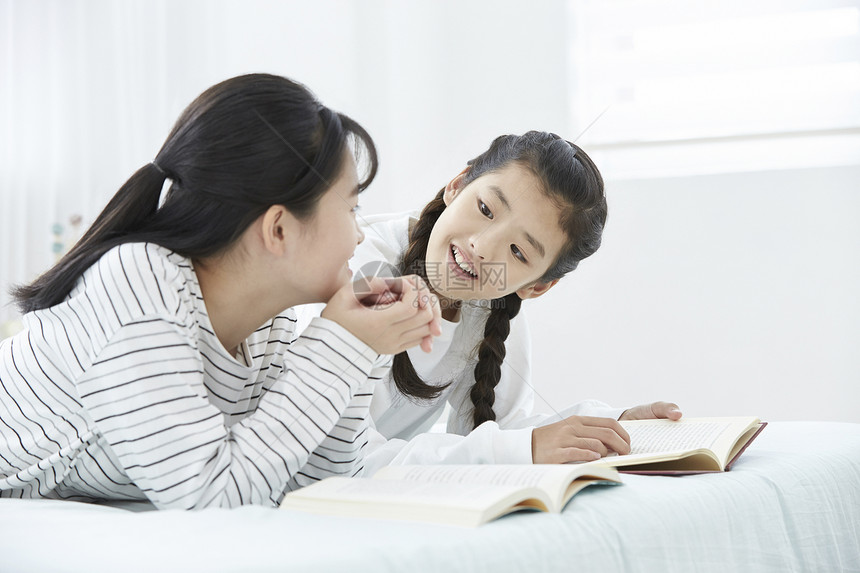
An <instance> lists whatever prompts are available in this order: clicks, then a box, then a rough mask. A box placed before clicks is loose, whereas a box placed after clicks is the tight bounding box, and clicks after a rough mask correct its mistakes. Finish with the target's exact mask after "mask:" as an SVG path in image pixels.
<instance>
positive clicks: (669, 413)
mask: <svg viewBox="0 0 860 573" xmlns="http://www.w3.org/2000/svg"><path fill="white" fill-rule="evenodd" d="M681 416H683V414H682V413H681V410H680V409H679V408H678V405H677V404H675V403H673V402H651V403H650V404H642V405H640V406H634V407H633V408H630V409H629V410H624V413H623V414H621V416H619V417H618V419H619V420H653V419H655V418H666V419H668V420H673V421H676V422H677V421H678V420H680V419H681Z"/></svg>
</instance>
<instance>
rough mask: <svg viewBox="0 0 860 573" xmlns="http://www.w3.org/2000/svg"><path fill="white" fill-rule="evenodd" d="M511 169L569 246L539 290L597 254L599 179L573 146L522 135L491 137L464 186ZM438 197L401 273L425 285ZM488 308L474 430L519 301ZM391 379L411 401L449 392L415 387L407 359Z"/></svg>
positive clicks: (601, 207) (601, 201)
mask: <svg viewBox="0 0 860 573" xmlns="http://www.w3.org/2000/svg"><path fill="white" fill-rule="evenodd" d="M512 163H517V164H519V165H522V166H524V167H525V168H527V169H529V170H530V171H531V172H532V173H533V174H534V175H535V177H537V179H538V181H540V183H541V186H542V188H543V190H544V192H545V193H546V194H547V196H548V197H549V198H550V199H551V200H553V201H554V202H555V204H556V205H558V207H559V209H560V212H561V217H560V219H559V226H560V227H561V228H562V229H563V230H564V232H565V234H566V236H567V242H566V243H565V245H564V247H563V248H562V251H561V253H559V255H558V257H557V258H556V260H555V261H554V262H553V264H552V265H550V267H549V269H547V271H546V272H545V273H544V275H543V276H542V277H541V278H540V282H549V281H552V280H555V279H558V278H561V277H563V276H564V275H565V274H567V273H569V272H570V271H572V270H574V269H576V267H577V266H578V265H579V261H581V260H582V259H584V258H586V257H588V256H590V255H592V254H593V253H594V252H595V251H596V250H597V249H598V248H599V247H600V241H601V236H602V234H603V227H604V225H605V224H606V215H607V205H606V196H605V194H604V190H603V178H602V177H601V175H600V172H599V171H598V170H597V166H596V165H594V162H593V161H591V159H590V158H589V157H588V155H586V153H585V152H584V151H583V150H582V149H580V148H579V147H578V146H576V145H575V144H573V143H571V142H569V141H565V140H564V139H562V138H560V137H559V136H558V135H556V134H554V133H547V132H542V131H529V132H528V133H525V134H523V135H503V136H500V137H497V138H496V139H495V140H494V141H493V143H492V144H491V145H490V148H489V149H488V150H487V151H485V152H484V153H482V154H481V155H479V156H478V157H476V158H475V159H473V160H472V161H470V162H469V170H468V171H467V172H466V175H465V177H464V180H463V185H464V186H465V185H468V184H469V183H471V182H472V181H474V180H475V179H477V178H478V177H480V176H482V175H485V174H487V173H491V172H495V171H498V170H500V169H502V168H503V167H505V166H507V165H509V164H512ZM444 192H445V190H444V189H442V190H441V191H439V193H438V194H437V195H436V197H435V198H434V199H433V200H432V201H430V203H428V204H427V206H426V207H424V210H423V211H422V212H421V216H420V217H419V219H418V222H417V223H416V224H415V226H414V227H413V228H412V231H411V233H410V236H409V245H408V247H407V249H406V251H405V252H404V254H403V258H402V260H401V263H400V265H401V269H400V270H401V272H403V273H415V274H418V275H420V276H422V278H424V280H425V281H426V280H427V275H426V269H425V266H426V265H425V258H426V256H427V244H428V243H429V241H430V233H431V232H432V230H433V226H434V225H435V224H436V221H437V220H438V219H439V217H440V216H441V215H442V212H443V211H444V210H445V201H444V200H443V195H444ZM489 302H490V303H489V308H490V312H489V315H488V316H487V322H486V324H485V326H484V338H483V340H482V341H481V343H480V344H479V346H478V362H477V364H476V365H475V384H474V386H472V388H471V390H470V394H469V397H470V399H471V400H472V404H473V405H474V411H473V415H472V422H473V424H474V426H475V427H478V426H479V425H481V424H482V423H484V422H486V421H487V420H495V419H496V415H495V413H494V412H493V404H494V402H495V387H496V385H497V384H498V383H499V379H500V378H501V367H502V362H503V361H504V359H505V352H506V351H505V340H506V339H507V337H508V334H509V333H510V330H511V326H510V321H511V320H512V319H513V318H514V317H515V316H516V315H517V314H518V313H519V311H520V305H521V303H522V300H521V299H520V297H519V296H518V295H517V293H515V292H514V293H510V294H508V295H507V296H505V297H502V298H498V299H494V300H491V301H489ZM392 376H393V378H394V382H395V385H396V386H397V388H398V390H399V391H400V392H401V393H403V394H405V395H406V396H409V397H411V398H416V399H432V398H435V397H437V396H438V395H439V394H440V393H441V392H442V390H444V389H445V388H446V387H447V385H448V384H444V385H439V386H435V385H430V384H427V383H426V382H424V381H423V380H421V378H420V377H419V376H418V374H417V373H416V372H415V368H414V366H413V365H412V362H411V361H410V360H409V356H408V355H407V354H406V352H401V353H400V354H398V355H396V356H395V357H394V363H393V365H392ZM449 384H450V382H449Z"/></svg>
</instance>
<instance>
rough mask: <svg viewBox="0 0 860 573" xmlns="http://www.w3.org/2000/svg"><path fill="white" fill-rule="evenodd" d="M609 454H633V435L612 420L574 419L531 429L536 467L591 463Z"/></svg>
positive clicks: (570, 418)
mask: <svg viewBox="0 0 860 573" xmlns="http://www.w3.org/2000/svg"><path fill="white" fill-rule="evenodd" d="M610 452H617V453H619V454H629V453H630V436H629V435H628V434H627V432H626V431H625V430H624V428H622V427H621V424H619V423H618V422H617V421H616V420H613V419H612V418H596V417H592V416H571V417H569V418H565V419H564V420H561V421H560V422H556V423H554V424H549V425H547V426H541V427H539V428H535V429H534V430H532V461H533V462H534V463H536V464H563V463H567V462H589V461H593V460H598V459H600V458H602V457H603V456H605V455H607V454H609V453H610Z"/></svg>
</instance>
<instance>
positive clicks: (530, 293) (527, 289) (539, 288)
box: [517, 279, 558, 300]
mask: <svg viewBox="0 0 860 573" xmlns="http://www.w3.org/2000/svg"><path fill="white" fill-rule="evenodd" d="M556 283H558V279H552V280H551V281H549V282H548V283H542V282H536V283H534V284H532V285H530V286H524V287H523V288H521V289H519V290H517V296H518V297H520V298H521V299H522V300H526V299H529V298H537V297H539V296H541V295H543V294H546V292H547V291H548V290H549V289H551V288H552V287H554V286H555V285H556Z"/></svg>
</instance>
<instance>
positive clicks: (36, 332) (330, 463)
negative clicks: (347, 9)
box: [0, 74, 439, 508]
mask: <svg viewBox="0 0 860 573" xmlns="http://www.w3.org/2000/svg"><path fill="white" fill-rule="evenodd" d="M351 144H352V145H351ZM359 150H363V151H364V152H366V153H365V155H366V157H367V158H368V163H369V169H368V175H367V177H366V178H365V179H364V180H363V181H360V182H359V180H358V174H357V167H356V161H355V159H354V156H355V157H357V156H358V154H357V152H358V151H359ZM376 167H377V162H376V152H375V148H374V145H373V142H372V140H371V139H370V137H369V136H368V134H367V133H366V132H365V131H364V129H363V128H362V127H361V126H360V125H358V124H357V123H356V122H354V121H353V120H352V119H350V118H349V117H347V116H345V115H342V114H340V113H337V112H333V111H332V110H330V109H328V108H327V107H325V106H323V105H322V104H320V103H319V102H318V101H317V100H316V99H315V98H314V96H313V95H312V94H311V93H310V92H309V91H308V90H307V89H306V88H304V87H303V86H301V85H299V84H297V83H295V82H292V81H290V80H288V79H286V78H282V77H278V76H271V75H264V74H253V75H247V76H240V77H237V78H232V79H230V80H227V81H224V82H222V83H220V84H217V85H215V86H213V87H212V88H210V89H208V90H207V91H205V92H204V93H203V94H202V95H201V96H200V97H198V98H197V99H196V100H195V101H194V102H193V103H192V104H191V105H190V106H189V107H188V108H187V109H186V110H185V111H184V112H183V114H182V115H181V116H180V118H179V120H178V121H177V123H176V125H175V126H174V128H173V130H172V131H171V133H170V135H169V136H168V138H167V140H166V141H165V143H164V145H163V146H162V148H161V150H160V151H159V153H158V155H157V156H156V159H155V161H153V162H152V163H151V164H148V165H145V166H144V167H142V168H141V169H139V170H138V171H137V172H136V173H134V175H132V176H131V178H130V179H129V180H128V181H127V182H126V183H125V184H124V185H123V186H122V187H121V188H120V189H119V191H118V192H117V193H116V195H115V196H114V197H113V198H112V199H111V201H110V202H109V203H108V205H107V207H105V209H104V210H103V211H102V213H101V214H100V215H99V216H98V217H97V219H96V221H95V222H94V224H93V225H92V227H90V229H89V230H88V231H87V232H86V233H85V234H84V236H83V238H82V239H81V240H80V242H79V243H78V244H77V245H75V246H74V248H73V249H72V250H71V251H70V252H69V253H68V254H67V255H66V256H65V257H64V258H63V259H62V260H61V261H60V262H59V263H58V264H57V265H56V266H54V267H53V268H52V269H50V270H49V271H48V272H46V273H45V274H44V275H42V276H41V277H39V278H38V279H37V280H36V281H35V282H33V283H32V284H30V285H27V286H22V287H19V288H17V289H16V290H15V291H14V296H15V297H16V299H17V301H18V304H19V306H20V308H21V309H22V311H23V312H24V313H25V315H24V317H23V322H24V330H23V331H22V332H21V333H19V334H18V335H16V336H14V337H12V338H9V339H7V340H4V341H3V342H2V344H0V497H49V498H61V499H148V500H149V501H151V502H152V503H153V504H155V505H156V506H157V507H159V508H202V507H207V506H237V505H241V504H248V503H256V504H268V505H275V504H277V503H278V502H279V501H280V499H281V498H282V496H283V495H284V493H285V492H286V491H288V490H290V489H294V488H297V487H301V486H302V485H305V484H307V483H310V482H312V481H315V480H318V479H321V478H322V477H325V476H328V475H335V474H337V475H353V474H355V473H357V472H359V471H361V468H362V448H363V446H364V444H365V443H366V441H367V437H366V427H367V412H368V405H369V401H370V398H371V389H372V384H373V381H374V380H375V379H378V378H379V377H380V375H381V373H382V372H384V371H383V370H382V368H384V365H385V362H386V360H385V358H386V357H385V356H382V355H386V354H394V353H397V352H400V351H403V350H405V349H406V348H409V347H412V346H415V345H417V344H419V343H420V344H421V345H422V347H424V348H425V349H427V350H429V348H430V341H431V336H432V335H435V334H438V332H439V324H438V323H439V310H438V304H435V303H434V300H433V298H432V297H428V296H426V294H427V291H426V287H425V286H424V285H423V283H422V282H421V279H419V278H417V277H408V278H406V279H403V280H399V281H389V283H388V284H386V285H382V286H377V285H376V284H374V285H371V291H372V293H375V294H376V295H377V296H378V295H379V294H380V292H381V291H382V290H384V289H388V290H391V291H393V292H395V294H396V295H397V296H396V298H397V299H398V300H397V301H396V302H394V303H393V304H390V305H386V306H385V308H374V309H371V308H367V307H365V306H364V305H362V304H361V302H359V301H358V300H357V299H356V297H355V295H354V293H353V289H352V286H351V284H350V271H349V268H348V266H347V260H348V259H349V258H350V257H351V256H352V253H353V251H354V249H355V247H356V245H357V244H358V243H359V242H361V240H362V238H363V235H362V234H361V232H360V231H359V230H358V228H357V226H356V222H355V209H356V207H357V205H356V203H357V199H358V193H359V192H360V191H361V190H362V189H364V188H365V187H366V186H367V185H368V184H369V183H370V181H371V180H372V179H373V176H374V175H375V172H376ZM163 189H166V190H167V191H166V193H165V195H164V197H163V198H162V190H163ZM325 301H328V304H327V306H326V308H325V311H324V312H323V313H322V315H321V317H319V318H316V319H314V321H313V322H312V323H311V324H310V326H309V327H308V328H307V329H306V330H305V331H304V332H303V333H302V336H301V337H297V335H296V329H295V325H296V318H295V314H294V312H293V311H292V310H291V308H290V307H293V306H295V305H299V304H305V303H311V302H325ZM285 309H286V310H285Z"/></svg>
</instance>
